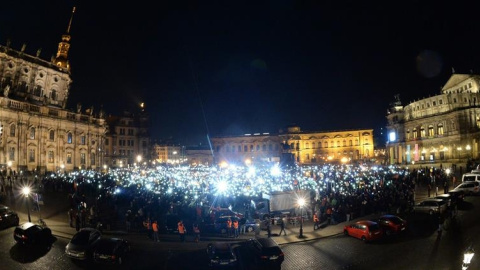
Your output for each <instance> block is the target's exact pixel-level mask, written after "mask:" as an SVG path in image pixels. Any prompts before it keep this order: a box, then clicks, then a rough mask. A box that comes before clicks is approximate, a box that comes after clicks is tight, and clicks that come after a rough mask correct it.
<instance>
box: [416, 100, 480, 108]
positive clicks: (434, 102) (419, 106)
mask: <svg viewBox="0 0 480 270" xmlns="http://www.w3.org/2000/svg"><path fill="white" fill-rule="evenodd" d="M463 102H464V103H467V102H470V100H469V99H467V98H466V97H464V98H463ZM453 103H457V98H453ZM473 103H474V104H476V103H477V98H476V97H473ZM442 104H443V100H442V99H440V100H438V105H442ZM436 105H437V102H436V101H432V106H436ZM425 107H427V108H430V102H426V103H424V104H421V105H417V107H413V111H418V110H420V108H421V109H425Z"/></svg>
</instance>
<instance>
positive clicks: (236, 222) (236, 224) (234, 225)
mask: <svg viewBox="0 0 480 270" xmlns="http://www.w3.org/2000/svg"><path fill="white" fill-rule="evenodd" d="M233 230H234V237H235V238H238V219H234V220H233Z"/></svg>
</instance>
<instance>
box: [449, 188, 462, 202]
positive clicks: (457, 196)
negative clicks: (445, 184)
mask: <svg viewBox="0 0 480 270" xmlns="http://www.w3.org/2000/svg"><path fill="white" fill-rule="evenodd" d="M448 194H450V196H452V202H454V203H457V204H458V203H460V202H462V201H463V197H464V196H465V192H463V190H450V191H449V192H448Z"/></svg>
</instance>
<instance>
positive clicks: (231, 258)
mask: <svg viewBox="0 0 480 270" xmlns="http://www.w3.org/2000/svg"><path fill="white" fill-rule="evenodd" d="M207 254H208V258H209V259H210V266H211V267H212V268H236V267H237V264H238V262H237V256H236V255H235V252H234V251H233V248H232V245H231V244H230V243H229V242H213V243H209V244H208V246H207Z"/></svg>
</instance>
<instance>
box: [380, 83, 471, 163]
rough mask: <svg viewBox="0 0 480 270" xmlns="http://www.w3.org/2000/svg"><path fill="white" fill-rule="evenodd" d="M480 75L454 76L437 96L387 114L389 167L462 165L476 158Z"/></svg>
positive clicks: (397, 108) (399, 107)
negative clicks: (401, 165) (397, 165)
mask: <svg viewBox="0 0 480 270" xmlns="http://www.w3.org/2000/svg"><path fill="white" fill-rule="evenodd" d="M479 89H480V76H479V75H474V74H453V75H452V76H451V77H450V79H449V80H448V81H447V83H446V84H445V86H444V87H443V88H442V90H441V93H440V94H439V95H435V96H432V97H429V98H424V99H421V100H418V101H415V102H411V103H410V104H408V105H406V106H404V107H403V106H401V103H400V100H399V99H397V101H396V102H395V104H393V105H392V106H391V108H390V109H389V111H388V115H387V120H388V126H387V130H388V133H389V134H392V136H389V137H390V138H389V142H388V144H387V154H388V160H389V163H390V164H419V165H422V164H431V165H435V166H439V165H440V164H443V165H444V166H450V165H451V164H457V165H463V166H464V164H466V162H467V160H468V159H476V158H478V153H479V150H480V149H479V145H478V140H479V135H480V104H479V100H480V94H479Z"/></svg>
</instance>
